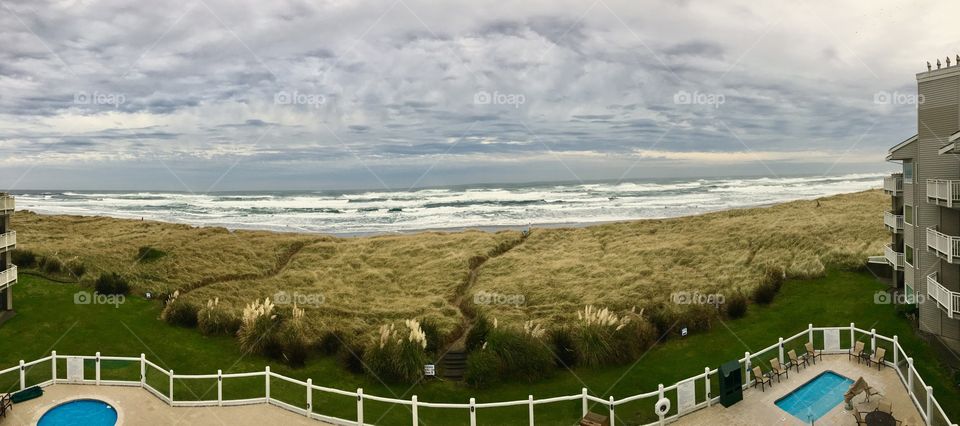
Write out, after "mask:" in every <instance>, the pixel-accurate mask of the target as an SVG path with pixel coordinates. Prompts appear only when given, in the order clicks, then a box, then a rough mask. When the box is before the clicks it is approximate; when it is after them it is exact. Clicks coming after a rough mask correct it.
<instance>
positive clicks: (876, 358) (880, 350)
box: [870, 348, 887, 370]
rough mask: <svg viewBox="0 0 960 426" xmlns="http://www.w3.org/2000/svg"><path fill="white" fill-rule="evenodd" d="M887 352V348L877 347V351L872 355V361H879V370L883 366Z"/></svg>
mask: <svg viewBox="0 0 960 426" xmlns="http://www.w3.org/2000/svg"><path fill="white" fill-rule="evenodd" d="M886 354H887V350H886V349H884V348H877V352H876V353H874V354H873V356H872V357H870V362H875V363H877V370H879V369H880V367H881V366H883V356H884V355H886Z"/></svg>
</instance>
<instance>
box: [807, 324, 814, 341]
mask: <svg viewBox="0 0 960 426" xmlns="http://www.w3.org/2000/svg"><path fill="white" fill-rule="evenodd" d="M807 341H808V342H810V345H811V346H812V345H813V324H807Z"/></svg>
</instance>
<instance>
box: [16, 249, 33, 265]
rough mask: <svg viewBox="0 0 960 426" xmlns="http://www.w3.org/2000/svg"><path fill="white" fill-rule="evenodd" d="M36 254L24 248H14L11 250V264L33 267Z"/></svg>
mask: <svg viewBox="0 0 960 426" xmlns="http://www.w3.org/2000/svg"><path fill="white" fill-rule="evenodd" d="M37 257H38V256H37V254H36V253H34V252H32V251H30V250H24V249H15V250H13V252H11V258H12V260H13V264H14V265H17V266H20V267H23V268H33V267H35V266H37Z"/></svg>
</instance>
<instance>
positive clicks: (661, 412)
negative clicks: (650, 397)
mask: <svg viewBox="0 0 960 426" xmlns="http://www.w3.org/2000/svg"><path fill="white" fill-rule="evenodd" d="M653 411H655V412H656V413H657V415H658V416H665V415H667V413H668V412H670V400H669V399H667V398H660V400H659V401H657V404H656V405H654V406H653Z"/></svg>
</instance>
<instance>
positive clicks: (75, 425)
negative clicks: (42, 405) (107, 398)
mask: <svg viewBox="0 0 960 426" xmlns="http://www.w3.org/2000/svg"><path fill="white" fill-rule="evenodd" d="M116 423H117V411H116V410H115V409H114V408H113V406H111V405H110V404H107V403H106V402H103V401H98V400H96V399H78V400H75V401H70V402H65V403H63V404H60V405H58V406H56V407H53V408H52V409H50V410H49V411H47V412H46V413H44V414H43V417H41V418H40V421H39V422H38V423H37V425H38V426H61V425H63V426H67V425H71V426H113V425H115V424H116Z"/></svg>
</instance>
